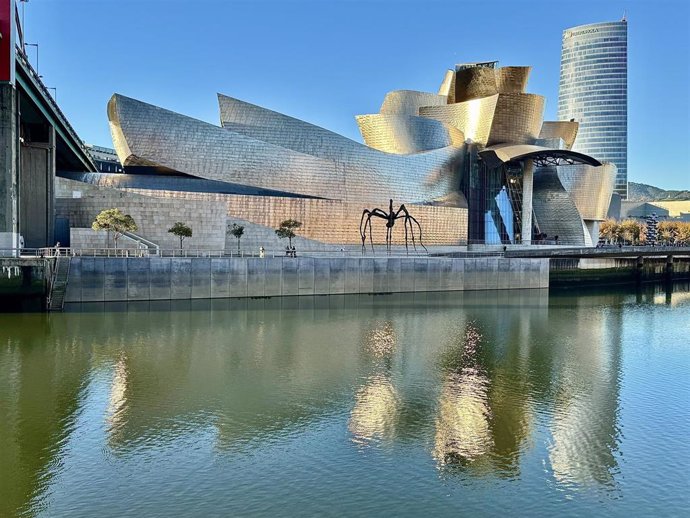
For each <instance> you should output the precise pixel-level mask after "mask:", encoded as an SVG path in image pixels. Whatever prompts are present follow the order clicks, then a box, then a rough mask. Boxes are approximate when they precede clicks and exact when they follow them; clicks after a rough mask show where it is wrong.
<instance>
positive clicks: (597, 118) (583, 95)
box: [558, 18, 628, 198]
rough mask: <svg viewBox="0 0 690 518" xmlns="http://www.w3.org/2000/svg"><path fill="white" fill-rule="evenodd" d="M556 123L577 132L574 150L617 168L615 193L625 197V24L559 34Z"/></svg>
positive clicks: (624, 22)
mask: <svg viewBox="0 0 690 518" xmlns="http://www.w3.org/2000/svg"><path fill="white" fill-rule="evenodd" d="M558 119H559V120H571V119H575V120H576V121H577V122H579V123H580V128H579V131H578V134H577V139H576V140H575V145H574V146H573V150H575V151H580V152H582V153H585V154H587V155H591V156H593V157H595V158H597V159H598V160H600V161H602V162H612V163H614V164H615V165H616V167H617V168H618V172H617V174H616V187H615V190H614V192H616V193H618V194H620V195H621V196H622V197H623V198H627V196H628V22H627V21H626V19H625V18H623V20H621V21H620V22H603V23H593V24H591V25H580V26H579V27H573V28H571V29H566V30H565V31H563V46H562V51H561V81H560V87H559V95H558Z"/></svg>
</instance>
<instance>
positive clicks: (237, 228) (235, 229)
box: [228, 223, 244, 254]
mask: <svg viewBox="0 0 690 518" xmlns="http://www.w3.org/2000/svg"><path fill="white" fill-rule="evenodd" d="M228 232H230V233H231V234H232V235H233V236H235V237H236V238H237V253H238V254H239V253H240V239H241V238H242V236H243V235H244V226H243V225H238V224H237V223H233V224H232V228H230V230H229V231H228Z"/></svg>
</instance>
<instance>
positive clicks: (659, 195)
mask: <svg viewBox="0 0 690 518" xmlns="http://www.w3.org/2000/svg"><path fill="white" fill-rule="evenodd" d="M628 200H630V201H686V200H690V191H665V190H663V189H659V188H658V187H654V186H653V185H647V184H645V183H635V182H628Z"/></svg>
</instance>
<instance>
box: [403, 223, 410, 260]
mask: <svg viewBox="0 0 690 518" xmlns="http://www.w3.org/2000/svg"><path fill="white" fill-rule="evenodd" d="M403 223H404V224H405V253H406V254H408V255H409V253H410V248H409V247H408V246H407V235H408V234H407V218H403Z"/></svg>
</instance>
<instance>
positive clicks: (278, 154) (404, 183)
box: [109, 94, 462, 202]
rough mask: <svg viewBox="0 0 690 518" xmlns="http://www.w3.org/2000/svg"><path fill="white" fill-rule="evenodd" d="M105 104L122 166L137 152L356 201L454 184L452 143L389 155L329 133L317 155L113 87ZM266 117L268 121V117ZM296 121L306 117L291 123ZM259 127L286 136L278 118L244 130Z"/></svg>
mask: <svg viewBox="0 0 690 518" xmlns="http://www.w3.org/2000/svg"><path fill="white" fill-rule="evenodd" d="M109 112H110V114H111V117H112V118H113V120H114V121H115V124H113V127H116V129H117V132H118V135H117V136H116V135H114V141H115V144H116V146H117V152H118V156H120V157H121V159H122V160H123V165H124V166H125V167H127V166H129V165H132V164H139V163H140V162H139V161H140V160H142V159H143V160H145V161H146V162H147V163H151V164H157V165H159V166H162V167H165V168H169V169H172V170H175V171H180V172H183V173H186V174H189V175H193V176H197V177H200V178H207V179H210V180H218V181H222V182H228V183H233V184H240V185H245V186H252V187H256V188H260V189H271V190H277V191H286V192H291V193H295V194H300V195H306V196H314V197H324V198H333V199H341V200H357V201H362V200H376V201H378V202H381V200H387V199H388V198H394V199H395V200H396V201H400V202H403V201H404V202H414V201H419V202H426V201H432V200H435V199H438V198H443V197H445V196H447V195H448V194H449V193H451V192H453V191H454V190H456V186H457V185H458V174H459V173H458V167H457V166H458V162H459V161H460V160H461V159H462V148H461V147H458V146H448V147H445V148H441V149H437V150H434V151H427V152H420V153H416V154H413V155H393V154H389V153H382V152H380V151H377V150H374V149H371V148H368V147H367V146H364V145H362V144H359V143H357V142H354V141H352V140H349V139H345V138H340V139H336V138H335V137H333V139H332V140H331V141H330V143H326V144H327V145H324V146H322V148H321V149H320V151H319V153H320V156H315V155H311V154H308V153H302V152H298V151H295V150H294V149H289V148H288V147H283V146H280V145H276V144H275V143H271V142H268V141H266V140H260V139H258V138H253V137H251V136H248V135H246V134H242V133H239V132H236V131H230V130H228V129H224V128H220V127H218V126H214V125H212V124H208V123H205V122H202V121H198V120H195V119H192V118H190V117H185V116H183V115H180V114H177V113H174V112H171V111H168V110H164V109H162V108H158V107H156V106H152V105H150V104H146V103H143V102H140V101H136V100H134V99H130V98H127V97H124V96H120V95H117V94H116V95H115V96H113V99H112V100H111V110H109ZM295 120H296V119H295ZM266 124H267V125H268V126H271V122H270V120H268V122H267V123H266ZM300 127H304V123H301V124H296V125H295V128H300ZM257 128H258V129H259V130H261V132H262V135H264V137H265V138H266V139H267V140H268V139H271V140H273V141H274V142H284V137H283V134H285V133H290V130H291V129H290V128H286V127H283V126H280V125H272V126H271V127H268V130H267V129H266V127H262V126H252V125H245V126H244V129H245V130H246V131H251V130H253V129H257ZM324 131H325V132H327V130H324ZM328 133H330V132H328ZM296 134H297V136H298V137H299V138H302V139H303V141H304V142H305V143H306V144H305V145H308V146H313V145H316V144H315V143H316V142H318V141H319V138H318V136H314V135H312V134H310V133H309V132H305V131H296ZM333 135H335V134H333ZM116 137H117V138H116ZM281 139H283V140H281ZM291 142H293V143H294V140H293V141H291ZM335 142H340V143H341V145H339V146H337V145H335ZM295 147H296V146H295Z"/></svg>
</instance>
